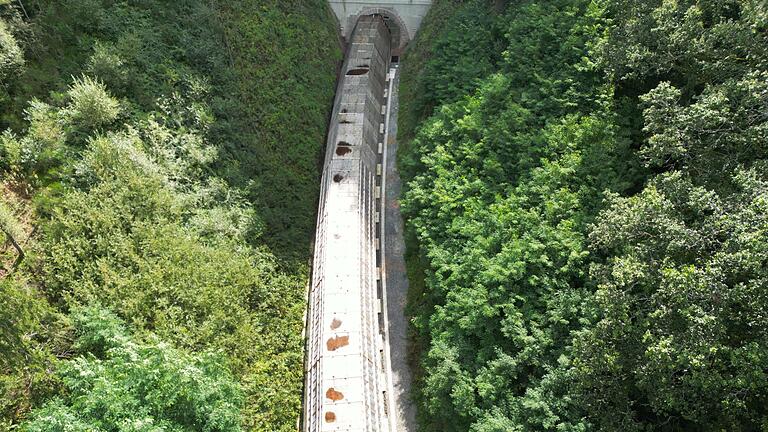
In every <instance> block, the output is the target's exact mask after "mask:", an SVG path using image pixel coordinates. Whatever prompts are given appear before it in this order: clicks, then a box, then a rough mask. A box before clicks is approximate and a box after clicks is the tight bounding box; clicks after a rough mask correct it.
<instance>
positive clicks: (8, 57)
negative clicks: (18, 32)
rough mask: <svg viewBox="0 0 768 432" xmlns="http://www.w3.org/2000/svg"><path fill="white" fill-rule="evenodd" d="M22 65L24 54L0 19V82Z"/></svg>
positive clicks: (17, 70) (18, 69)
mask: <svg viewBox="0 0 768 432" xmlns="http://www.w3.org/2000/svg"><path fill="white" fill-rule="evenodd" d="M23 66H24V56H23V55H22V52H21V48H19V45H18V43H17V42H16V38H14V37H13V34H11V32H10V31H9V29H8V25H7V24H6V23H5V22H4V21H2V20H0V82H5V80H7V79H9V77H10V76H11V75H12V74H14V73H17V72H19V71H20V70H21V68H22V67H23Z"/></svg>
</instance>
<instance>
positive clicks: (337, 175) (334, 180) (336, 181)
mask: <svg viewBox="0 0 768 432" xmlns="http://www.w3.org/2000/svg"><path fill="white" fill-rule="evenodd" d="M342 180H344V176H343V175H341V174H336V175H334V176H333V182H334V183H339V182H340V181H342Z"/></svg>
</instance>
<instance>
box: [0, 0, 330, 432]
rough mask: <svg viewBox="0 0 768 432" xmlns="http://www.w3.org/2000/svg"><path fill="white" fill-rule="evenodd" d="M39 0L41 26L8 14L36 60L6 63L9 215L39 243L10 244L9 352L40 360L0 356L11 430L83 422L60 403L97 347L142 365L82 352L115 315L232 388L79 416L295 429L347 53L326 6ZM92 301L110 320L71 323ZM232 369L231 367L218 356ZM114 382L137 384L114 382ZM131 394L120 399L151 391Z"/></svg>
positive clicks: (34, 10) (4, 143) (3, 164)
mask: <svg viewBox="0 0 768 432" xmlns="http://www.w3.org/2000/svg"><path fill="white" fill-rule="evenodd" d="M24 6H25V7H26V13H28V14H29V18H27V17H26V16H24V13H23V11H21V10H20V9H17V8H18V3H13V4H3V5H0V8H2V9H0V10H2V13H3V22H4V28H3V30H4V31H5V30H7V31H6V32H5V33H3V35H0V36H2V37H3V38H5V39H3V46H2V47H1V48H3V49H4V50H5V51H4V52H3V55H6V53H7V56H6V57H4V58H9V59H15V58H17V57H14V56H15V54H14V51H13V46H14V45H15V46H17V47H19V52H20V53H22V54H23V59H24V61H23V62H16V63H13V62H4V63H3V65H6V64H8V65H9V68H11V67H13V73H9V74H7V75H6V76H5V77H4V79H3V84H4V85H3V89H4V93H3V97H2V101H3V105H2V124H0V127H2V128H3V129H6V128H9V129H8V130H7V131H6V132H5V133H4V135H2V138H1V139H0V173H1V174H0V175H2V182H3V186H4V191H5V192H4V193H3V201H4V203H7V204H8V207H9V211H7V212H5V213H4V214H6V215H10V216H9V217H7V218H4V222H5V221H6V220H7V221H10V222H8V224H6V225H7V226H11V225H13V224H14V223H17V224H18V223H21V224H22V226H28V225H29V226H32V227H33V228H34V229H29V230H27V229H22V230H21V231H20V232H21V233H22V234H21V237H23V238H22V242H23V244H24V248H25V250H26V251H27V252H28V253H27V254H25V257H24V259H23V260H22V261H21V264H20V265H18V266H15V265H14V260H13V258H14V257H15V255H14V252H13V250H12V249H11V245H10V243H7V245H8V246H7V247H6V248H4V251H3V257H4V260H3V276H2V277H3V282H2V286H3V306H4V308H3V310H2V311H0V314H2V316H1V317H0V321H2V324H3V325H2V328H3V345H2V348H3V351H4V352H20V353H25V354H24V355H22V356H19V357H11V356H9V357H5V356H3V357H4V361H3V363H2V364H0V367H1V368H2V379H0V382H1V383H2V386H1V387H0V391H2V392H3V395H2V400H3V403H2V405H0V408H2V410H3V411H2V416H3V422H4V426H10V425H12V424H17V423H19V422H22V421H24V419H30V418H31V419H37V420H39V419H42V418H48V417H46V415H47V414H50V413H56V415H60V416H63V417H61V418H62V419H64V418H65V417H66V416H67V415H70V414H68V413H69V411H66V410H59V409H58V408H57V407H58V406H59V405H60V404H62V403H64V404H66V403H69V402H67V401H68V400H69V399H62V398H61V397H60V396H63V395H66V394H69V392H71V391H73V390H72V388H71V387H69V386H70V384H72V382H71V381H68V378H67V377H68V376H69V375H67V374H68V372H67V371H68V370H71V367H73V366H72V365H74V364H81V365H90V364H91V363H88V362H91V361H92V356H95V360H96V361H98V362H102V363H100V364H103V365H106V364H115V365H118V364H120V365H121V366H119V367H121V368H123V367H128V366H124V365H122V364H121V363H114V362H116V361H117V360H116V359H117V358H118V357H115V355H116V354H114V353H112V352H111V351H109V350H106V351H98V350H97V351H94V350H93V349H91V348H89V347H90V346H91V345H88V344H78V343H75V344H74V345H73V344H72V340H73V338H74V336H73V334H74V335H86V334H89V333H88V332H89V331H91V330H88V329H92V328H93V326H101V325H107V324H105V323H109V322H112V321H111V320H112V319H111V318H109V319H107V318H104V317H107V316H109V314H110V313H114V314H116V315H117V318H116V319H118V320H122V321H125V323H126V325H127V329H126V331H127V332H128V333H130V334H131V336H130V337H131V338H134V339H136V340H137V341H143V340H144V341H149V342H147V344H146V345H141V346H142V347H145V348H141V350H149V351H152V350H154V349H155V348H154V347H155V345H157V344H158V343H159V344H160V345H158V348H157V349H158V350H160V352H167V353H171V354H168V355H175V354H173V353H176V352H180V353H182V354H179V362H180V363H184V362H188V363H189V368H190V369H189V370H190V371H193V370H194V368H196V367H202V369H201V372H200V373H202V374H203V375H205V374H208V373H211V374H212V375H210V376H207V375H206V377H205V378H204V379H211V380H220V379H223V380H224V381H226V379H227V378H226V377H227V376H228V374H229V373H230V371H231V373H232V375H233V376H234V380H235V381H236V383H235V385H234V387H232V388H231V389H230V390H231V391H230V390H227V391H225V392H220V393H205V392H206V391H207V390H206V389H205V386H204V385H203V386H200V385H198V384H195V386H192V384H193V383H192V381H190V385H191V386H192V387H190V388H189V391H188V392H187V391H185V390H183V388H182V390H180V392H177V390H172V389H171V388H167V389H166V388H158V389H157V391H158V392H160V395H161V397H163V398H165V399H167V400H168V401H169V402H168V405H167V406H165V408H162V409H161V411H156V408H157V407H153V408H149V405H148V406H147V408H146V409H147V410H148V411H145V410H144V408H142V407H136V408H135V409H125V410H117V406H115V407H116V411H115V412H113V413H112V414H110V416H111V417H109V416H108V417H105V418H96V417H94V415H95V414H94V412H95V411H93V412H92V411H88V410H82V409H80V410H76V411H75V413H77V415H78V416H80V417H79V419H78V421H80V422H82V423H83V424H85V425H90V426H93V427H95V426H96V425H99V426H98V427H102V428H109V427H112V426H109V425H113V424H117V423H120V422H129V421H139V420H140V419H142V418H144V417H141V416H146V418H144V420H147V419H149V420H147V421H150V420H151V418H152V416H153V415H156V417H154V420H152V421H157V422H162V421H171V422H177V424H180V425H182V424H186V423H184V422H186V421H187V420H182V419H183V418H186V417H184V416H207V417H206V419H205V420H203V419H200V420H199V423H198V424H202V423H201V422H203V421H206V422H211V423H210V424H217V423H216V421H217V420H215V419H216V418H219V417H216V416H218V415H219V414H221V415H222V416H223V417H220V418H221V419H225V418H229V417H226V415H229V414H226V415H225V411H223V410H225V408H224V407H228V408H226V410H229V411H226V412H234V415H235V417H236V418H239V419H240V421H239V422H237V424H234V425H233V424H232V423H231V422H229V421H225V420H221V423H220V424H219V426H217V427H218V429H216V428H214V429H211V430H237V429H239V428H241V427H243V428H245V429H249V430H264V431H275V430H292V429H293V427H294V425H295V421H296V419H297V417H298V413H299V405H300V396H301V395H300V393H301V392H300V388H301V379H302V376H301V371H302V367H301V361H302V340H301V328H302V311H303V293H304V287H305V285H306V278H307V268H306V262H307V260H308V257H309V253H310V248H309V243H310V236H311V231H312V224H313V222H314V212H315V209H314V206H315V201H316V196H317V189H318V186H317V183H318V178H319V172H318V167H319V158H320V157H321V146H322V143H323V138H324V134H325V127H326V119H327V115H328V110H329V109H330V106H331V102H332V97H333V90H334V84H335V70H336V62H337V60H338V59H339V58H340V52H339V47H338V43H337V41H338V38H337V36H336V33H335V27H336V24H335V21H334V18H333V17H332V15H331V14H330V12H329V10H328V8H327V5H326V4H325V2H322V1H319V0H317V1H316V0H307V1H300V2H294V3H292V4H291V5H286V4H284V3H278V2H267V3H265V2H252V1H238V2H216V1H203V0H187V1H179V2H161V1H153V0H149V1H139V2H130V3H124V2H111V1H96V0H87V1H86V0H51V1H25V2H24ZM6 41H12V42H13V43H10V42H8V43H6ZM20 63H25V64H20ZM3 72H4V71H3ZM6 225H4V226H6ZM4 232H5V230H4ZM9 232H10V231H9ZM4 240H9V236H8V235H7V233H6V234H4ZM6 258H7V259H6ZM14 299H15V300H14ZM13 305H21V306H23V307H22V310H24V311H25V312H24V313H23V314H21V315H20V314H19V312H18V311H17V310H13V309H12V308H13V307H14V306H13ZM6 306H7V308H6ZM17 307H18V306H17ZM84 307H87V308H97V309H99V308H100V310H103V312H101V313H92V314H85V317H86V318H85V319H84V320H83V319H76V320H74V321H73V320H72V317H73V316H74V315H72V314H74V313H75V312H76V311H81V310H83V309H82V308H84ZM78 313H79V312H78ZM81 315H82V314H81ZM81 315H78V316H81ZM20 317H24V318H23V320H22V319H20ZM105 320H106V321H105ZM6 323H7V324H8V325H6ZM89 326H90V327H89ZM121 332H122V330H121V331H120V332H118V333H116V334H122V333H121ZM105 334H106V333H105ZM78 337H80V336H78ZM115 337H117V336H115ZM120 337H122V336H120ZM77 340H80V339H77ZM136 343H140V342H136ZM168 343H170V344H171V345H173V346H174V347H175V348H173V349H170V350H166V348H164V345H163V344H168ZM94 346H96V345H94ZM98 346H103V345H98ZM108 346H113V347H114V349H116V350H124V349H128V348H125V346H126V345H125V342H123V341H121V342H120V343H115V344H113V345H109V344H108ZM130 346H132V345H130ZM130 349H133V348H130ZM177 349H178V350H182V351H174V350H177ZM142 352H144V351H142ZM186 352H194V353H197V352H201V353H205V354H204V355H210V356H214V357H217V358H220V360H215V361H212V362H208V360H205V359H201V358H198V357H192V356H190V355H188V354H184V353H186ZM142 355H143V354H142ZM154 355H160V354H152V355H150V356H149V357H147V358H155V357H152V356H154ZM162 355H166V354H162ZM206 358H207V357H206ZM6 360H7V361H6ZM83 362H84V363H83ZM110 362H112V363H110ZM97 364H99V363H97ZM219 364H221V365H223V367H225V368H226V369H228V371H227V372H225V373H219V372H216V368H217V367H218V366H210V367H209V366H204V365H219ZM201 365H203V366H201ZM84 367H85V366H84ZM88 367H94V370H96V371H101V372H103V373H105V374H109V373H111V372H110V370H116V369H109V368H106V369H104V368H101V367H99V366H88ZM116 367H117V366H116ZM174 367H175V366H174ZM179 367H180V368H181V369H182V370H183V369H184V366H183V364H182V365H180V366H179ZM52 371H56V372H55V373H51V372H52ZM169 373H171V372H169ZM173 373H176V372H173ZM190 373H192V372H190ZM169 376H172V375H169ZM222 377H223V378H222ZM195 379H197V378H195ZM201 379H202V378H201ZM96 382H99V381H96ZM103 382H114V383H116V384H115V385H116V387H115V388H114V391H116V392H120V391H123V390H120V389H121V388H124V387H119V386H122V385H123V384H119V386H118V384H117V383H120V382H121V381H119V380H118V381H114V380H112V378H110V377H109V375H105V376H104V381H103ZM89 385H90V384H89ZM169 385H171V384H170V383H169ZM174 385H176V384H174ZM178 385H181V386H182V387H183V386H184V385H185V384H183V382H182V383H179V384H178ZM222 385H229V384H222ZM227 388H228V389H229V387H227ZM78 391H80V390H78ZM163 392H167V393H163ZM116 394H117V393H116ZM236 394H242V395H243V397H242V398H239V397H237V396H233V395H236ZM162 395H165V396H162ZM182 395H186V396H183V397H186V398H190V399H189V400H187V401H186V402H183V399H179V398H180V397H182ZM134 396H135V395H134ZM134 396H131V397H128V396H127V395H126V399H120V398H119V397H118V398H117V399H116V400H114V401H113V403H114V404H117V403H121V402H120V401H122V402H124V403H125V404H132V403H135V401H136V400H138V401H145V402H146V401H148V400H149V399H146V396H137V397H138V399H136V398H134V399H131V398H133V397H134ZM155 397H156V396H155ZM206 398H211V399H210V401H211V403H210V404H208V403H207V402H205V401H206V400H208V399H206ZM217 398H218V399H217ZM222 398H223V403H224V405H215V404H214V403H213V401H214V399H216V400H220V401H222V400H221V399H222ZM227 398H231V400H229V401H228V400H227ZM172 400H177V401H179V404H177V405H174V404H172V403H171V402H170V401H172ZM72 401H74V399H72ZM182 402H183V403H182ZM72 403H74V402H72ZM147 403H148V402H147ZM217 403H218V402H217ZM57 404H58V405H57ZM197 404H203V405H202V406H203V407H205V406H209V407H213V406H221V407H222V408H221V410H222V411H220V412H219V411H216V410H211V409H207V408H195V407H196V406H197ZM125 406H128V405H125ZM217 409H218V408H217ZM30 410H33V411H32V413H31V414H30ZM163 410H164V411H163ZM171 411H173V412H174V414H172V415H171ZM217 412H219V414H216V413H217ZM46 413H47V414H46ZM152 413H155V414H152ZM125 416H127V417H125ZM162 418H165V420H161V419H162ZM169 419H170V420H169ZM37 420H35V421H37ZM144 420H141V421H144ZM61 421H63V422H64V423H66V422H67V421H66V420H61ZM104 422H107V423H104ZM110 422H112V423H110ZM115 422H117V423H115ZM150 423H151V422H150ZM150 423H146V424H150ZM40 424H42V423H39V422H37V423H34V425H36V426H34V427H40V426H39V425H40ZM49 426H50V425H49ZM29 427H33V426H29ZM42 430H47V429H45V428H43V429H42Z"/></svg>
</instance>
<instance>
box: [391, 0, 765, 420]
mask: <svg viewBox="0 0 768 432" xmlns="http://www.w3.org/2000/svg"><path fill="white" fill-rule="evenodd" d="M499 6H500V4H499V3H494V4H491V3H486V2H482V1H477V2H462V3H458V2H451V1H438V2H436V4H435V7H434V9H433V11H432V12H431V13H430V15H429V16H428V17H427V20H426V21H425V27H424V29H425V31H424V32H423V33H420V35H419V36H418V38H417V39H418V40H417V41H416V42H415V45H414V46H413V47H412V48H411V50H410V52H408V53H407V54H406V55H405V56H404V60H403V63H404V69H403V77H402V82H403V86H402V93H401V100H402V106H403V109H402V110H401V119H400V126H401V139H403V140H405V141H406V142H404V143H403V150H404V152H403V155H402V156H401V166H402V169H403V172H404V174H405V178H404V180H405V181H406V182H407V184H406V185H405V188H404V189H405V193H404V199H403V211H404V216H405V218H406V229H407V231H408V242H409V244H408V246H409V251H408V252H409V259H408V265H409V275H410V283H411V301H410V313H411V314H412V317H413V318H412V322H413V330H414V348H415V356H414V362H415V365H416V366H417V367H418V368H419V380H418V383H417V384H418V387H419V388H418V390H417V392H416V395H415V397H416V400H417V402H418V404H419V413H420V415H421V419H420V421H421V425H422V428H423V430H429V431H468V430H469V431H473V432H481V431H482V432H486V431H507V430H515V431H545V430H568V431H584V430H600V431H627V430H637V431H641V430H643V431H644V430H668V431H673V430H681V431H682V430H757V429H760V428H761V427H764V425H765V424H766V421H767V419H768V412H767V411H766V409H765V407H766V405H765V402H766V396H765V395H766V394H767V393H766V389H768V381H767V380H766V374H765V370H766V365H768V363H766V359H768V357H766V355H765V353H766V352H768V351H767V350H768V345H767V344H766V342H765V341H766V339H765V337H764V335H765V331H766V327H765V324H764V321H761V320H759V319H757V318H756V317H757V316H759V315H760V314H761V312H760V311H762V310H764V308H765V307H766V306H767V305H768V303H766V301H765V300H766V296H765V293H766V286H765V277H766V274H765V271H764V266H762V265H761V264H759V263H760V262H761V260H762V258H761V257H764V256H765V255H764V254H765V252H766V248H765V247H766V245H767V244H768V241H767V239H766V237H765V231H764V229H763V227H764V224H765V215H764V213H761V212H762V210H760V208H761V207H762V205H763V202H764V201H763V200H764V199H765V191H766V189H765V184H766V181H768V174H766V171H765V155H766V154H765V143H766V142H767V141H766V140H765V138H766V135H765V131H766V129H765V127H766V125H767V124H768V118H766V116H765V115H762V114H760V113H761V112H762V113H763V114H764V110H765V106H766V99H765V95H766V94H768V93H765V88H766V82H768V81H766V80H765V77H766V73H768V71H766V65H767V64H768V63H766V59H768V56H767V55H766V54H767V53H768V51H766V46H768V45H767V44H766V25H767V24H768V20H767V19H766V18H767V17H768V10H766V7H765V5H764V4H763V3H761V2H754V1H750V0H743V1H726V2H722V1H708V0H703V1H693V0H691V1H678V2H665V1H651V2H631V1H623V0H615V1H614V0H610V1H597V0H596V1H590V0H558V1H552V2H537V1H519V2H509V4H508V5H507V6H506V7H505V8H503V9H504V10H502V9H501V8H499ZM726 263H730V264H726ZM747 359H750V360H747Z"/></svg>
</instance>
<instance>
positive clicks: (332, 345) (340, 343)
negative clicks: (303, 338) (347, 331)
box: [325, 336, 349, 351]
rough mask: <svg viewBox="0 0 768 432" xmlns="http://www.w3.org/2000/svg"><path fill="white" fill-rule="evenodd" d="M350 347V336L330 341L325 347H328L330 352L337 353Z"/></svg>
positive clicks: (337, 337)
mask: <svg viewBox="0 0 768 432" xmlns="http://www.w3.org/2000/svg"><path fill="white" fill-rule="evenodd" d="M347 345H349V336H336V337H332V338H330V339H328V341H327V342H326V343H325V346H326V347H328V351H336V350H337V349H339V348H341V347H345V346H347Z"/></svg>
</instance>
